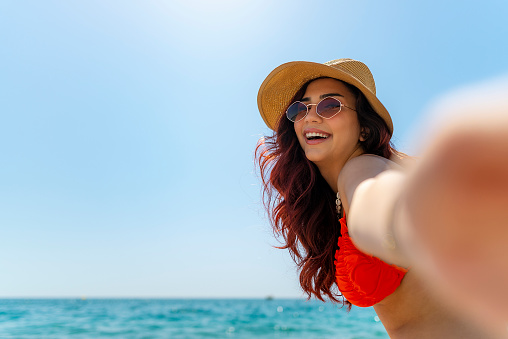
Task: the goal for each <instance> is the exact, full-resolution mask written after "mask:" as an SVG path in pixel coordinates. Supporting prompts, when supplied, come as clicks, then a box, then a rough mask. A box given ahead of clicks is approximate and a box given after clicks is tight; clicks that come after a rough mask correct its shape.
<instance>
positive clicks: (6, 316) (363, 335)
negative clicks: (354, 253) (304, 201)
mask: <svg viewBox="0 0 508 339" xmlns="http://www.w3.org/2000/svg"><path fill="white" fill-rule="evenodd" d="M0 338H19V339H22V338H27V339H28V338H55V339H57V338H58V339H59V338H126V339H129V338H147V339H148V338H175V339H177V338H182V339H193V338H227V339H229V338H231V339H233V338H247V339H249V338H302V339H303V338H305V339H313V338H316V339H317V338H342V339H371V338H389V337H388V335H387V334H386V331H385V330H384V327H383V325H382V324H381V322H380V321H379V318H378V317H377V316H376V313H375V312H374V310H373V309H372V308H358V307H353V308H352V310H351V311H350V312H347V309H346V308H345V307H344V308H341V307H340V305H336V304H332V303H330V302H327V303H323V302H321V301H316V300H310V301H307V300H304V299H277V298H267V299H86V298H76V299H0Z"/></svg>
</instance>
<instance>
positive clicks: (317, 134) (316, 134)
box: [305, 132, 328, 139]
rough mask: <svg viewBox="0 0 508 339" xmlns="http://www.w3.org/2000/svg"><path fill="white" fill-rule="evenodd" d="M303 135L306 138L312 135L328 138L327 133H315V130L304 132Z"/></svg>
mask: <svg viewBox="0 0 508 339" xmlns="http://www.w3.org/2000/svg"><path fill="white" fill-rule="evenodd" d="M305 137H306V138H307V139H309V138H312V137H320V138H325V139H326V138H328V134H322V133H316V132H311V133H306V134H305Z"/></svg>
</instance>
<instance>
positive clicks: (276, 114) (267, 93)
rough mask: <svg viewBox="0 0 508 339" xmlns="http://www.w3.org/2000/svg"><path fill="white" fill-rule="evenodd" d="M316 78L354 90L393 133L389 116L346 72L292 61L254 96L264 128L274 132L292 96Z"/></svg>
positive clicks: (363, 86) (282, 66)
mask: <svg viewBox="0 0 508 339" xmlns="http://www.w3.org/2000/svg"><path fill="white" fill-rule="evenodd" d="M320 77H329V78H334V79H338V80H341V81H344V82H347V83H348V84H350V85H353V86H355V87H356V88H358V89H359V90H360V91H361V92H362V93H363V94H364V95H365V97H366V98H367V100H368V102H369V103H370V105H371V106H372V108H373V109H374V110H375V111H376V113H377V114H379V116H380V117H381V118H383V120H384V121H385V122H386V125H387V126H388V129H389V131H390V135H391V134H392V133H393V123H392V119H391V117H390V114H389V113H388V110H387V109H386V108H385V106H384V105H383V104H382V103H381V101H379V99H378V98H377V96H376V94H375V93H373V92H372V91H371V90H370V89H369V88H367V87H366V86H365V85H364V84H363V83H362V82H360V81H359V80H358V79H357V78H355V77H354V76H353V75H351V74H348V73H347V72H344V71H342V70H340V69H337V68H334V67H331V66H327V65H324V64H320V63H315V62H309V61H292V62H288V63H285V64H282V65H280V66H279V67H277V68H275V69H274V70H273V71H272V72H271V73H270V74H269V75H268V76H267V77H266V79H265V80H264V81H263V83H262V84H261V87H260V88H259V92H258V108H259V112H260V113H261V117H262V118H263V120H264V121H265V123H266V125H267V126H268V127H269V128H270V129H272V130H275V129H276V128H277V123H278V121H279V119H280V116H281V114H284V111H285V110H286V108H287V107H288V106H289V104H290V103H291V100H292V99H293V97H294V96H295V94H296V92H298V90H299V89H300V88H302V86H303V85H304V84H306V83H307V82H309V81H311V80H313V79H316V78H320Z"/></svg>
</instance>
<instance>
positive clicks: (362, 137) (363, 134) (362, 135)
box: [359, 127, 370, 141]
mask: <svg viewBox="0 0 508 339" xmlns="http://www.w3.org/2000/svg"><path fill="white" fill-rule="evenodd" d="M369 133H370V129H368V128H367V127H362V129H361V131H360V138H359V140H360V141H365V140H367V138H368V137H369Z"/></svg>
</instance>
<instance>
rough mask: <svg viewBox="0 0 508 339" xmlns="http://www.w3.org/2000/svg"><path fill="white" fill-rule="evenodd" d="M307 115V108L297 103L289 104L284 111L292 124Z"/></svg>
mask: <svg viewBox="0 0 508 339" xmlns="http://www.w3.org/2000/svg"><path fill="white" fill-rule="evenodd" d="M306 114H307V106H305V105H304V104H303V103H301V102H299V101H297V102H294V103H292V104H291V106H289V107H288V110H287V111H286V116H287V117H288V119H289V120H291V121H292V122H295V121H299V120H301V119H303V117H304V116H305V115H306Z"/></svg>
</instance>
